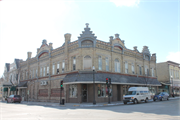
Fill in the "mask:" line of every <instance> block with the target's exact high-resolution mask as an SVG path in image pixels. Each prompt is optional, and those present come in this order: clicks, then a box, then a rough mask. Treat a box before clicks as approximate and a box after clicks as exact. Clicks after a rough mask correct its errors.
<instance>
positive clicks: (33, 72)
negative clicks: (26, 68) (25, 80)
mask: <svg viewBox="0 0 180 120" xmlns="http://www.w3.org/2000/svg"><path fill="white" fill-rule="evenodd" d="M32 78H34V69H33V70H32Z"/></svg>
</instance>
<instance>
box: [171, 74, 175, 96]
mask: <svg viewBox="0 0 180 120" xmlns="http://www.w3.org/2000/svg"><path fill="white" fill-rule="evenodd" d="M171 81H172V92H173V95H172V96H173V97H174V89H173V76H171Z"/></svg>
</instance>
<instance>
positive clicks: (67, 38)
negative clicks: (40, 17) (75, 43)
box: [64, 33, 71, 43]
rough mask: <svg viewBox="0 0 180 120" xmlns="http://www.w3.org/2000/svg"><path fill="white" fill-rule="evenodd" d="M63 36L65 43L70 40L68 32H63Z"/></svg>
mask: <svg viewBox="0 0 180 120" xmlns="http://www.w3.org/2000/svg"><path fill="white" fill-rule="evenodd" d="M64 37H65V43H66V42H67V43H69V42H70V41H71V34H70V33H66V34H64Z"/></svg>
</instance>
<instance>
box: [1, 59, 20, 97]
mask: <svg viewBox="0 0 180 120" xmlns="http://www.w3.org/2000/svg"><path fill="white" fill-rule="evenodd" d="M21 61H22V60H19V59H15V60H14V62H13V63H12V64H10V63H6V64H5V67H4V81H3V97H4V98H6V97H8V96H9V95H11V94H17V92H18V89H17V88H16V86H17V85H18V84H19V77H18V76H19V72H20V66H19V63H20V62H21Z"/></svg>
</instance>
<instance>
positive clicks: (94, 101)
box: [93, 66, 96, 105]
mask: <svg viewBox="0 0 180 120" xmlns="http://www.w3.org/2000/svg"><path fill="white" fill-rule="evenodd" d="M94 71H95V67H94V66H93V92H94V100H93V105H95V104H96V100H95V80H94Z"/></svg>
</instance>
